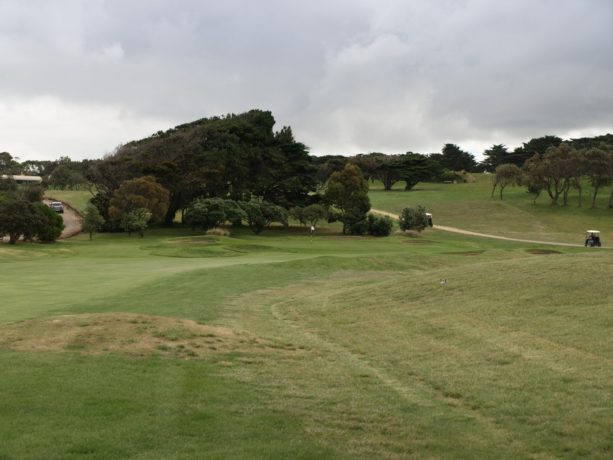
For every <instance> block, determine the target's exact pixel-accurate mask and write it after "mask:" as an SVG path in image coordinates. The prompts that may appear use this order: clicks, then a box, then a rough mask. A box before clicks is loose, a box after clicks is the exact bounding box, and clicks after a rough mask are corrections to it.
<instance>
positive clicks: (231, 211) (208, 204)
mask: <svg viewBox="0 0 613 460" xmlns="http://www.w3.org/2000/svg"><path fill="white" fill-rule="evenodd" d="M244 218H246V215H245V212H244V211H243V210H242V209H241V208H240V207H239V206H238V204H237V203H236V201H233V200H224V199H223V198H196V199H195V200H194V201H192V203H191V204H190V205H189V206H188V208H187V209H186V210H185V215H184V217H183V221H184V222H185V223H186V224H188V225H189V226H191V227H192V228H193V229H195V228H197V227H200V228H202V229H203V230H208V229H210V228H215V227H218V226H220V225H222V224H223V223H224V222H226V221H230V222H232V223H233V224H234V225H237V224H240V222H241V221H242V220H243V219H244Z"/></svg>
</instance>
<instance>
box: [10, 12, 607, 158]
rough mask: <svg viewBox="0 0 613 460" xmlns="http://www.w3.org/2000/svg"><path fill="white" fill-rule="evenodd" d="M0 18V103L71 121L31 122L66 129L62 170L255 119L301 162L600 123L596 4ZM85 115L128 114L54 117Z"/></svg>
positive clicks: (601, 20)
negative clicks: (143, 139)
mask: <svg viewBox="0 0 613 460" xmlns="http://www.w3.org/2000/svg"><path fill="white" fill-rule="evenodd" d="M0 17H2V18H4V19H3V21H2V22H1V23H0V53H1V55H2V60H0V73H1V74H2V76H3V77H2V80H0V106H1V105H2V102H3V101H5V102H6V101H7V100H8V99H9V98H10V100H11V101H15V100H16V99H18V100H20V101H22V102H23V105H24V106H28V104H30V106H32V104H34V102H32V101H35V100H37V98H41V97H52V98H55V99H54V100H55V101H56V102H57V104H60V105H62V104H63V107H64V108H65V109H66V110H62V113H65V114H67V115H66V116H67V117H68V119H70V120H71V123H75V125H74V126H68V125H67V123H64V124H62V123H57V120H55V121H54V120H52V119H49V121H48V123H49V126H47V125H46V124H45V120H46V118H45V114H44V113H40V114H39V116H38V118H37V120H38V123H39V126H40V127H41V129H42V132H49V131H53V130H54V129H55V130H60V131H61V130H66V132H67V133H68V132H69V130H72V132H70V135H69V136H67V137H68V138H70V139H73V140H74V142H72V143H71V144H67V146H66V148H65V150H66V153H68V154H71V155H74V156H77V157H78V156H83V155H86V154H87V155H90V156H91V155H92V154H94V153H96V152H104V151H108V150H110V149H112V148H113V147H114V145H116V143H117V142H120V141H128V140H130V139H132V138H135V137H138V136H140V135H145V134H146V133H143V130H146V129H147V128H148V127H151V128H153V127H157V126H159V125H160V124H163V123H168V125H172V124H176V123H180V122H184V121H189V120H192V119H195V118H200V117H203V116H210V115H215V114H223V113H227V112H240V111H243V110H248V109H250V108H254V107H257V108H263V109H270V110H272V111H273V113H274V114H275V116H276V118H277V120H278V122H279V123H280V124H290V125H291V126H292V127H293V128H294V132H295V134H296V136H297V137H298V138H299V139H300V140H302V141H304V142H305V143H306V144H307V145H309V146H310V147H311V149H312V152H313V153H346V154H349V153H357V152H364V151H371V150H378V151H387V152H399V151H406V150H409V149H412V150H415V151H434V150H439V149H440V146H441V145H442V144H443V143H444V142H457V143H459V144H461V145H462V144H463V143H464V144H467V145H471V146H474V148H476V149H482V148H483V147H485V146H487V145H488V144H491V143H494V142H496V143H498V142H504V143H506V144H508V145H513V144H517V143H519V142H521V141H523V140H527V139H528V138H530V137H532V136H538V135H543V134H548V133H553V134H559V135H564V134H565V133H570V132H573V133H581V132H593V131H594V130H598V129H605V130H606V129H608V127H611V126H612V125H613V109H612V107H613V104H611V103H612V102H613V101H612V98H613V96H612V95H613V91H611V90H612V89H613V79H612V78H611V77H612V73H613V54H612V53H611V52H610V46H611V44H612V43H613V32H612V28H611V27H610V24H612V23H613V3H610V2H608V1H606V0H575V1H571V0H560V1H550V0H532V1H530V0H508V1H496V2H492V1H486V0H463V1H451V0H437V1H428V2H424V1H417V0H415V1H401V0H397V1H394V0H378V1H374V0H362V1H349V0H344V1H340V0H339V1H334V0H331V1H325V2H324V1H312V2H287V1H283V0H263V1H258V2H253V1H247V0H230V1H225V2H213V1H196V0H182V1H176V2H168V1H163V0H127V1H119V0H107V1H104V0H88V1H85V0H83V1H78V0H73V1H68V0H56V1H54V2H48V1H42V0H32V1H28V2H21V1H18V0H14V1H13V0H0ZM5 105H6V103H5ZM17 106H19V104H15V103H13V102H12V103H11V107H17ZM14 110H19V109H14ZM71 110H72V111H71ZM88 110H89V111H91V112H92V119H99V115H100V116H101V114H102V113H104V114H108V113H120V112H122V111H123V112H124V113H128V114H130V116H129V117H127V118H124V119H120V118H119V117H117V119H116V123H123V129H121V130H120V131H121V134H122V135H123V136H127V138H122V139H118V138H117V135H118V133H119V131H118V130H117V129H112V130H111V131H115V132H114V133H105V132H104V131H102V127H101V128H100V130H98V131H96V129H95V127H92V126H88V127H80V126H79V122H78V120H79V118H82V117H81V116H79V117H77V116H69V115H68V114H70V113H72V114H73V115H74V114H76V113H79V114H83V113H88ZM96 111H97V113H98V114H99V115H93V112H96ZM6 116H7V115H5V117H6ZM50 117H51V115H50ZM18 119H24V120H26V119H27V117H26V116H25V115H24V114H23V113H21V114H17V116H16V117H14V118H13V120H18ZM2 121H3V118H2V115H0V122H2ZM14 123H16V121H14ZM14 123H13V124H14ZM110 125H112V126H117V125H113V124H112V123H110ZM5 126H6V124H5ZM105 126H106V125H105ZM131 126H133V128H131ZM43 128H44V129H43ZM52 128H53V129H52ZM107 129H108V127H107ZM14 131H15V132H20V133H22V132H24V130H21V129H18V127H17V126H15V128H14ZM79 131H82V132H83V133H84V136H85V135H88V136H89V137H90V138H91V139H92V142H90V143H89V144H88V142H87V140H86V139H82V140H80V141H79V142H76V138H75V135H76V134H75V133H78V132H79ZM131 133H134V134H133V135H131ZM15 136H16V134H11V133H9V132H6V129H3V128H2V127H1V126H0V150H5V149H6V148H4V147H3V142H4V143H8V144H10V145H19V146H21V148H28V146H30V147H29V148H30V149H31V150H32V151H36V152H41V153H42V152H45V146H44V144H43V142H44V139H41V140H40V141H35V140H34V139H32V140H30V141H29V143H25V144H24V141H23V139H17V138H15ZM58 137H59V139H61V137H62V135H61V133H56V138H54V140H53V141H54V146H55V147H54V148H55V149H57V148H60V146H61V142H60V140H58V139H57V138H58ZM7 139H8V140H7ZM94 139H95V142H96V143H97V144H94V143H93V140H94ZM105 139H108V141H107V142H108V145H98V144H101V143H104V142H105ZM36 142H39V143H38V144H36ZM74 146H78V148H79V149H84V150H87V152H79V151H77V150H76V148H77V147H74ZM475 153H478V152H475ZM24 154H25V155H27V154H28V152H22V155H24ZM48 154H49V155H50V154H51V153H48Z"/></svg>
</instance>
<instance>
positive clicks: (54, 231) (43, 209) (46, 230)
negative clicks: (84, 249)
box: [34, 203, 64, 243]
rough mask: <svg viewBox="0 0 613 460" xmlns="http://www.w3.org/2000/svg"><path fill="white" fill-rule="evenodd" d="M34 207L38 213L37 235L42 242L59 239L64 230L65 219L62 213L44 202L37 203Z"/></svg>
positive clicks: (35, 231) (35, 230)
mask: <svg viewBox="0 0 613 460" xmlns="http://www.w3.org/2000/svg"><path fill="white" fill-rule="evenodd" d="M34 209H35V210H36V213H37V214H38V219H37V222H36V227H35V229H34V233H35V235H36V236H37V237H38V239H39V241H41V242H42V243H53V242H55V240H57V239H58V238H59V237H60V235H61V234H62V230H64V220H63V219H62V218H61V217H60V215H59V214H58V213H57V212H55V211H54V210H53V209H51V208H50V207H48V206H45V205H44V204H43V203H35V204H34Z"/></svg>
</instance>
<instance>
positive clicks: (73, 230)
mask: <svg viewBox="0 0 613 460" xmlns="http://www.w3.org/2000/svg"><path fill="white" fill-rule="evenodd" d="M52 201H60V200H54V199H53V198H50V197H45V199H44V200H43V202H44V203H45V204H46V205H48V204H49V203H51V202H52ZM62 204H63V205H64V213H63V214H61V216H62V219H64V230H63V231H62V234H61V235H60V239H61V240H63V239H66V238H70V237H71V236H75V235H78V234H79V233H81V230H82V229H83V226H82V222H81V215H80V214H79V213H78V212H77V211H76V210H75V209H74V208H72V207H71V206H70V205H68V204H66V203H64V202H62Z"/></svg>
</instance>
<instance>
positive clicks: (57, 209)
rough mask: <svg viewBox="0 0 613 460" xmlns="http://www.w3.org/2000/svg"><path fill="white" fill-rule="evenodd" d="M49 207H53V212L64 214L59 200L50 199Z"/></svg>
mask: <svg viewBox="0 0 613 460" xmlns="http://www.w3.org/2000/svg"><path fill="white" fill-rule="evenodd" d="M49 207H50V208H51V209H53V210H54V211H55V212H58V213H60V214H64V205H63V204H62V203H60V202H59V201H52V202H51V204H50V205H49Z"/></svg>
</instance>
